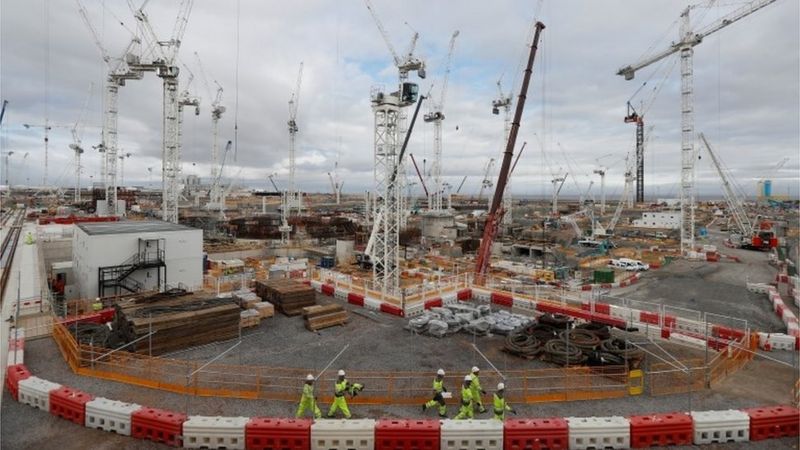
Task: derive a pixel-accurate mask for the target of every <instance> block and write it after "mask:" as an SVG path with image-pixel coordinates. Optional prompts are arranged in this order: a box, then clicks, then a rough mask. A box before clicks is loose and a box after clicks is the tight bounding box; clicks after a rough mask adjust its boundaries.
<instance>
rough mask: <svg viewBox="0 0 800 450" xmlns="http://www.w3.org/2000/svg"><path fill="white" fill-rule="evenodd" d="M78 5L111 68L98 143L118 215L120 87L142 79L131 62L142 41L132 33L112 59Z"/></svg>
mask: <svg viewBox="0 0 800 450" xmlns="http://www.w3.org/2000/svg"><path fill="white" fill-rule="evenodd" d="M75 1H76V3H77V5H78V12H79V13H80V16H81V19H83V23H84V24H85V25H86V27H87V28H88V29H89V31H90V32H91V34H92V38H93V40H94V43H95V45H96V46H97V48H98V49H99V50H100V54H101V56H102V58H103V61H104V62H105V63H106V67H107V69H108V72H107V75H106V81H105V88H104V89H105V95H104V97H103V99H104V100H103V132H102V133H103V134H102V139H101V141H100V145H98V150H99V151H100V152H102V153H103V160H102V163H101V170H100V171H101V177H102V179H103V186H104V191H105V201H106V204H107V208H108V212H109V213H110V214H112V215H113V214H116V211H117V170H116V169H117V142H118V134H117V128H118V119H119V88H120V87H122V86H125V83H126V82H127V81H128V80H141V79H142V77H143V73H142V72H140V71H137V70H134V69H133V68H132V67H131V66H130V65H129V63H136V62H138V61H139V55H138V54H137V53H136V52H135V50H136V49H137V48H138V46H139V45H140V44H141V40H140V39H139V38H138V37H137V36H132V37H131V40H130V42H129V43H128V46H127V47H126V48H125V50H124V51H123V53H122V56H121V57H119V58H113V59H112V58H111V56H110V55H109V54H108V51H107V50H106V48H105V47H104V46H103V44H102V43H101V42H100V38H99V37H98V35H97V31H96V30H95V28H94V26H93V25H92V22H91V21H90V20H89V16H88V14H87V12H86V8H84V6H83V4H82V3H81V2H80V0H75Z"/></svg>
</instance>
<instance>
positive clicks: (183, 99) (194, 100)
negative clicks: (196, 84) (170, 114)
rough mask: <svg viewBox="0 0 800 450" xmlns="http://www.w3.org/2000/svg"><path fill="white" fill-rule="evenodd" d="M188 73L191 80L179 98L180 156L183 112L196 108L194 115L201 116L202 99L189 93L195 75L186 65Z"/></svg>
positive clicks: (180, 151)
mask: <svg viewBox="0 0 800 450" xmlns="http://www.w3.org/2000/svg"><path fill="white" fill-rule="evenodd" d="M183 67H184V69H185V70H186V72H187V73H188V74H189V78H188V80H187V81H186V87H185V88H184V89H183V92H181V95H180V96H179V97H178V155H179V157H180V155H183V110H184V108H185V107H187V106H194V115H195V116H199V115H200V98H199V97H196V96H195V95H193V94H192V93H191V92H190V91H189V87H190V86H191V85H192V81H194V74H193V73H192V71H191V70H189V68H188V67H187V66H186V65H184V66H183Z"/></svg>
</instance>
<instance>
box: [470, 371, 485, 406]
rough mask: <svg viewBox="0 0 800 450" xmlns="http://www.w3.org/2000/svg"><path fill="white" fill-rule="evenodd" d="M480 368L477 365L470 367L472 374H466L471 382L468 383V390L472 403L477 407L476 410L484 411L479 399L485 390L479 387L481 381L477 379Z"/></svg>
mask: <svg viewBox="0 0 800 450" xmlns="http://www.w3.org/2000/svg"><path fill="white" fill-rule="evenodd" d="M480 372H481V369H478V368H477V367H475V366H473V367H472V374H470V375H467V376H468V377H470V380H472V382H471V383H470V385H469V388H470V390H471V391H472V404H473V405H474V406H477V407H478V412H480V413H485V412H486V408H484V407H483V402H482V401H481V395H486V391H484V390H483V388H481V381H480V380H479V379H478V375H480Z"/></svg>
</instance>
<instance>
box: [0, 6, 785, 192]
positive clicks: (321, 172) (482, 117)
mask: <svg viewBox="0 0 800 450" xmlns="http://www.w3.org/2000/svg"><path fill="white" fill-rule="evenodd" d="M83 1H84V3H85V5H86V7H87V10H88V12H89V17H90V20H91V21H92V22H93V23H94V25H95V27H96V28H97V30H98V34H99V36H100V38H101V40H102V42H103V44H104V45H105V46H106V47H107V48H108V50H109V53H110V54H112V55H118V54H120V53H121V51H122V49H123V48H124V47H125V45H126V44H127V41H128V39H129V34H128V31H126V29H125V28H124V27H122V26H120V25H119V24H118V23H117V22H118V19H119V20H122V21H123V22H124V23H125V26H126V27H127V28H129V29H134V27H135V21H134V20H133V18H132V16H131V14H130V12H129V11H127V9H126V7H125V5H124V3H123V2H103V1H101V0H83ZM374 3H375V9H376V12H377V14H378V15H379V16H380V17H381V19H382V21H383V24H384V26H385V28H386V30H387V32H388V34H389V36H390V39H391V42H392V44H393V46H394V47H395V49H396V50H397V51H398V52H403V51H405V49H406V46H407V45H408V42H409V38H410V36H411V29H410V27H413V28H414V29H415V30H417V31H418V32H419V33H420V40H419V42H418V45H417V49H418V54H420V55H422V56H423V57H425V58H426V59H427V61H428V68H429V70H428V73H429V76H428V78H427V79H426V80H417V81H418V82H419V83H420V87H421V89H420V90H421V92H427V90H428V89H429V87H430V86H431V84H433V85H434V90H433V92H434V93H435V94H436V93H437V91H438V88H439V87H441V84H442V83H441V75H442V71H443V68H442V64H443V63H444V60H445V57H446V53H447V45H448V42H449V37H450V34H451V33H452V31H453V30H455V29H458V30H460V32H461V33H460V36H459V38H458V41H457V43H456V50H455V54H454V58H453V68H452V72H451V74H450V83H449V92H448V95H447V103H446V105H445V113H446V116H447V118H446V120H445V121H444V124H443V143H444V151H443V158H444V162H443V167H444V176H445V179H446V181H448V182H450V183H451V184H453V185H454V186H457V185H458V184H459V183H460V182H461V179H462V177H463V176H464V175H467V177H468V178H467V182H466V183H465V186H464V189H463V191H462V192H467V193H469V192H471V191H474V192H477V190H478V187H479V184H480V180H481V178H482V177H483V169H484V167H485V165H486V162H487V161H488V160H489V158H491V157H494V158H500V156H501V152H502V149H503V142H502V135H503V120H502V117H498V116H495V115H492V114H491V101H492V100H493V99H494V98H495V97H496V96H497V90H496V87H495V83H496V81H497V79H498V78H500V76H501V75H502V77H503V78H502V79H503V85H504V90H505V91H507V92H508V91H512V90H513V92H514V95H515V96H516V90H517V86H516V85H518V83H519V81H520V79H521V63H522V62H523V61H524V58H525V57H526V56H527V55H526V52H527V49H526V45H527V39H529V34H530V25H531V23H532V19H533V15H534V10H535V9H536V8H537V7H535V6H532V4H531V2H526V1H521V0H502V1H497V2H493V3H492V5H491V7H487V4H486V3H485V2H479V1H471V2H460V3H459V5H458V7H454V5H453V4H452V3H450V2H423V1H422V0H410V1H407V2H400V3H398V2H389V1H384V0H380V1H379V0H375V1H374ZM46 4H47V5H49V10H50V12H49V28H46V27H45V14H44V11H45V5H46ZM685 4H686V3H685V2H677V3H676V2H674V1H671V0H651V1H648V2H637V1H635V0H610V1H604V2H589V1H585V0H584V1H579V0H564V1H559V2H542V5H543V6H542V8H541V14H540V19H541V20H542V21H543V22H545V24H546V25H547V28H546V30H545V31H544V34H543V35H542V43H541V47H540V53H539V55H538V58H537V61H536V65H535V68H534V76H533V80H532V84H531V88H530V91H529V93H528V102H527V104H526V110H525V113H524V116H523V120H522V127H521V130H520V136H519V139H520V143H519V144H518V146H519V145H521V141H527V142H528V146H527V148H526V150H525V154H524V155H523V157H522V159H521V160H520V165H519V166H518V168H517V171H516V173H515V177H514V180H513V190H514V192H516V193H519V194H536V195H548V194H549V192H550V189H551V185H550V179H551V178H552V177H553V175H554V174H555V173H556V172H559V171H561V172H562V173H563V172H564V171H570V172H571V173H572V174H573V176H574V177H575V178H574V179H572V177H570V178H571V179H570V180H569V181H568V182H567V183H565V186H564V191H565V193H568V194H569V193H572V194H574V193H576V192H578V191H579V190H586V189H587V187H588V185H589V180H590V179H592V177H594V180H595V184H598V182H599V179H598V177H597V176H593V175H591V172H592V170H593V169H594V168H596V167H597V166H598V161H596V159H597V158H598V157H600V156H603V155H606V154H609V153H610V154H611V156H609V157H605V158H603V159H602V160H601V161H600V163H601V164H605V165H608V166H609V167H608V171H607V174H608V175H607V178H606V184H607V188H608V191H609V192H619V191H621V186H622V181H623V177H622V174H623V173H624V170H625V168H624V161H625V156H626V155H627V154H628V153H629V152H630V151H631V150H632V148H633V136H634V127H633V126H632V125H630V124H626V123H623V121H622V117H623V116H624V114H625V103H626V101H627V100H628V99H629V98H630V97H631V95H632V94H633V93H634V92H635V91H636V90H637V89H638V88H639V86H640V85H641V83H642V82H643V81H644V80H646V79H647V78H648V77H649V76H650V75H651V73H653V70H652V69H649V68H648V69H643V70H642V71H641V72H640V73H639V74H637V77H636V79H635V80H634V81H625V80H623V79H622V77H618V76H616V75H615V72H616V70H617V69H618V68H619V67H620V66H623V65H625V64H628V63H631V62H633V61H634V60H636V59H637V58H638V57H639V56H641V55H642V54H643V53H644V52H645V51H646V50H647V49H648V48H649V47H651V45H652V46H653V47H654V48H659V47H662V46H665V45H667V44H668V43H669V42H670V41H671V40H674V39H676V35H677V28H676V27H674V26H672V28H670V27H671V25H674V21H675V20H676V19H677V18H678V15H679V13H680V11H681V9H682V8H683V7H684V6H685ZM103 5H105V8H104V7H103ZM236 5H237V2H196V3H195V5H194V8H193V11H192V15H191V17H190V19H189V23H188V27H187V31H186V34H185V36H184V39H183V41H182V48H181V56H180V59H181V62H182V63H184V64H186V65H187V66H188V67H189V69H190V70H191V71H192V72H193V73H194V74H195V79H194V81H193V82H192V84H191V86H190V88H191V89H192V90H193V91H194V93H195V94H197V95H199V96H200V97H202V104H201V114H200V116H194V115H193V114H192V112H191V111H187V112H185V113H184V126H183V161H184V164H183V167H184V173H185V174H196V175H200V176H203V177H209V176H210V168H209V162H210V159H211V151H210V149H211V120H210V113H209V104H210V102H211V98H210V97H211V94H209V92H208V90H207V89H206V87H205V86H204V83H203V81H202V79H201V78H202V77H201V75H200V69H199V67H198V66H197V64H196V62H195V58H194V56H193V53H194V52H195V51H197V52H198V54H199V56H200V58H201V60H202V64H203V66H204V69H205V72H206V75H207V78H208V79H209V82H210V83H211V84H213V81H212V80H217V81H218V82H219V83H220V84H221V85H222V86H223V88H224V98H223V104H224V105H225V106H226V107H227V111H226V113H225V114H224V115H223V118H222V121H221V122H220V134H219V145H220V148H221V149H222V148H224V143H225V142H226V141H227V140H233V141H234V142H235V144H236V145H235V155H236V158H235V160H234V159H233V158H232V157H230V158H229V159H228V160H227V162H226V174H229V176H230V177H234V176H236V174H238V177H239V178H240V179H241V182H243V183H250V184H253V185H257V186H261V187H267V186H268V181H267V175H268V174H269V173H272V172H278V173H279V174H281V175H280V178H282V179H284V182H285V178H286V175H284V174H285V173H287V172H288V167H287V161H288V133H287V126H286V120H287V119H288V100H289V97H290V93H291V91H292V90H293V89H294V86H295V82H296V77H297V70H298V66H299V63H300V62H301V61H302V62H303V63H304V72H303V83H302V87H301V94H300V105H299V111H298V125H299V127H300V132H299V134H298V137H297V162H298V165H297V183H298V185H299V186H301V187H302V188H303V189H305V190H309V191H327V190H329V189H330V188H329V181H328V178H327V172H328V171H331V170H333V166H334V164H335V162H336V161H338V162H339V164H338V173H339V176H340V177H341V178H342V179H344V180H346V183H345V191H349V192H361V191H363V190H365V189H368V188H369V187H370V186H371V185H372V181H371V180H372V161H373V149H372V139H373V130H372V127H373V117H372V112H371V109H370V103H369V93H370V89H371V88H372V87H373V86H375V85H383V86H384V87H389V86H391V85H392V84H393V83H395V82H396V80H395V77H396V74H395V71H394V70H393V69H392V67H391V57H390V55H389V52H388V50H387V48H386V44H385V43H384V42H383V39H382V37H381V36H380V34H379V33H378V30H377V28H376V27H375V25H374V23H373V21H372V18H371V17H370V14H369V12H368V11H367V9H366V8H365V7H364V4H363V3H362V2H360V1H349V2H278V1H274V0H273V1H248V0H242V1H241V9H240V20H239V28H238V42H239V52H238V55H239V58H238V66H237V58H236V56H237V26H236V25H237V17H236ZM1 8H2V11H0V13H1V14H0V25H1V27H0V28H1V30H0V37H2V43H0V47H1V48H0V50H2V67H0V90H2V97H3V98H5V99H8V100H9V110H8V112H7V115H6V118H5V119H4V121H5V123H4V124H3V129H2V139H1V140H0V143H2V146H3V150H4V151H6V150H13V151H15V155H12V157H11V160H12V165H13V167H14V168H20V171H19V172H18V171H17V170H16V169H15V170H12V181H13V182H15V183H21V182H23V177H24V178H28V179H30V180H32V182H36V181H37V180H41V176H42V172H43V162H44V157H43V141H42V130H41V129H36V128H32V129H27V130H26V129H24V128H23V127H22V126H21V124H23V123H34V124H42V123H44V120H45V109H47V117H48V119H49V121H50V122H51V123H53V124H57V125H65V126H67V127H68V126H70V125H71V124H72V123H74V122H75V120H76V118H77V117H78V116H79V114H80V110H81V107H82V104H83V102H84V99H85V96H86V90H87V88H88V86H89V84H90V83H92V82H93V83H94V90H93V96H92V101H91V103H90V107H89V110H88V113H87V115H86V120H85V122H86V129H85V132H84V135H83V141H84V144H85V146H87V147H88V146H90V145H96V144H97V143H98V142H99V140H100V128H99V127H100V125H101V121H102V86H103V79H104V71H105V69H104V65H103V62H102V61H101V60H100V58H99V51H98V50H97V49H96V48H95V45H94V43H93V39H92V36H91V34H90V33H89V31H88V30H87V29H86V27H85V26H84V25H83V23H82V21H81V18H80V16H79V14H78V11H77V8H76V6H75V3H73V2H69V1H62V2H54V1H51V0H32V1H31V0H4V1H3V2H2V7H1ZM147 8H148V15H149V17H150V19H151V21H152V23H153V26H154V29H155V30H156V32H157V33H158V34H159V36H166V35H167V33H169V32H170V31H171V30H172V25H173V20H174V16H175V13H176V10H177V6H176V4H175V3H174V2H166V1H157V2H156V1H154V2H150V3H149V4H148V7H147ZM734 8H735V7H734V6H719V7H712V8H710V9H709V10H707V11H703V10H694V12H693V14H695V17H696V18H698V17H699V16H700V15H702V14H705V17H704V18H703V20H702V24H706V23H710V22H711V21H713V20H715V19H716V18H718V17H720V16H721V15H724V14H726V13H727V12H729V11H731V10H732V9H734ZM420 11H422V12H424V13H423V14H419V12H420ZM798 17H800V6H799V5H798V3H797V2H777V3H776V4H774V5H771V6H769V7H767V8H765V9H764V10H763V11H759V12H757V13H755V14H754V15H753V16H752V17H749V18H747V19H745V20H743V21H741V22H737V23H735V24H734V25H731V27H730V28H728V29H725V30H722V31H720V32H719V33H717V34H715V35H712V36H710V37H708V38H707V39H706V40H705V41H704V42H703V43H702V44H701V45H699V46H698V47H696V48H695V58H694V74H695V76H694V86H695V113H696V114H695V124H696V130H697V131H704V132H705V133H706V135H707V136H708V137H709V139H710V141H711V142H712V145H714V146H715V149H717V150H718V152H719V154H720V156H721V157H722V158H723V159H724V160H725V163H726V165H727V166H728V167H730V168H731V170H732V172H733V173H734V174H735V176H736V178H737V180H739V182H740V183H741V184H742V185H743V186H745V187H746V188H747V189H748V190H749V191H750V192H753V190H754V189H755V181H754V180H756V179H757V178H759V177H761V176H763V175H764V174H766V173H769V172H770V171H771V168H773V167H774V165H775V164H776V163H777V162H778V161H779V160H780V159H781V158H783V157H785V156H788V157H790V158H792V159H791V160H790V161H789V162H788V163H787V164H786V165H785V166H784V168H783V169H782V170H781V171H780V172H778V173H776V174H774V175H773V176H774V178H775V180H776V181H775V183H776V190H779V191H781V192H782V190H783V189H786V185H791V184H794V185H795V186H796V185H797V181H798V173H800V161H798V149H799V148H800V138H798V135H800V125H798V124H800V115H799V113H798V109H799V105H800V91H799V90H798V89H799V88H798V84H799V83H798V81H799V80H800V57H799V56H798V55H800V37H798V35H797V32H796V30H797V29H798V27H799V26H800V23H798V22H799V19H798ZM404 22H408V23H409V26H406V25H405V24H404ZM48 30H49V31H48ZM48 34H49V38H50V39H49V42H50V45H49V59H47V61H49V63H47V64H46V63H45V61H46V58H45V56H46V53H47V49H48V46H46V45H45V42H46V41H45V38H46V36H47V35H48ZM46 67H49V74H50V75H49V83H48V85H47V94H48V95H47V102H45V82H44V81H45V69H46ZM237 73H238V78H237ZM183 75H184V78H183V79H182V80H183V82H184V83H185V82H186V80H187V79H188V71H186V70H184V71H183ZM414 78H415V77H413V76H412V79H414ZM659 82H660V80H659V79H658V77H653V79H652V80H651V81H650V82H649V83H648V87H647V88H646V89H643V91H646V90H649V89H651V86H654V85H656V84H658V83H659ZM237 87H238V95H237ZM213 89H214V88H213V86H212V87H211V90H213ZM161 97H162V91H161V80H160V79H158V78H157V77H156V76H155V75H153V74H146V76H145V78H144V79H143V80H141V81H132V82H130V83H129V84H128V85H127V86H125V87H123V88H121V89H120V105H119V107H120V110H119V111H120V116H119V117H120V122H119V131H120V135H119V141H120V146H121V148H124V149H125V151H129V152H131V153H133V156H132V157H131V158H130V159H129V160H127V161H126V166H125V178H126V181H128V182H139V183H141V184H145V183H146V182H147V180H148V172H147V168H148V167H155V168H156V169H155V170H154V172H156V173H158V168H159V167H160V156H161V114H162V112H161ZM437 97H438V94H437ZM640 98H641V96H640V97H639V98H637V99H635V100H634V101H635V102H636V101H638V100H639V99H640ZM679 109H680V94H679V78H678V70H677V69H676V70H674V71H673V73H672V75H671V77H670V78H668V79H667V80H665V81H664V86H663V88H662V89H661V92H660V94H659V95H658V97H657V98H656V100H655V102H654V103H653V104H652V107H650V108H649V110H648V113H647V116H646V123H647V126H648V127H649V126H650V125H654V126H655V128H654V129H653V131H652V135H651V137H650V138H649V141H648V147H647V154H646V164H645V170H646V180H647V181H646V184H647V186H648V187H647V192H646V193H647V194H648V195H656V194H660V195H661V196H663V194H664V192H674V193H676V192H677V188H676V182H677V180H678V176H679V167H680V150H679V149H680V112H679ZM409 114H410V112H409ZM234 124H236V125H238V131H236V130H235V129H234ZM70 142H71V137H70V133H69V129H68V128H54V129H53V130H52V131H51V136H50V146H49V147H50V155H49V156H50V157H49V159H50V161H49V163H50V179H51V181H56V180H58V182H60V183H63V184H65V185H70V184H72V182H73V181H72V177H73V176H72V175H71V171H70V170H71V169H69V167H70V164H71V160H72V154H71V152H70V151H69V149H68V144H69V143H70ZM559 143H560V145H559ZM409 151H410V152H412V153H414V154H415V157H417V158H418V161H421V160H423V159H425V160H426V161H427V162H428V164H429V161H430V158H431V157H432V155H433V133H432V127H431V126H430V125H428V124H423V123H422V122H420V123H419V124H418V127H417V129H416V130H415V134H414V136H413V137H412V139H411V143H410V148H409ZM25 152H28V153H29V157H28V158H26V159H25V161H24V163H23V161H21V160H17V161H16V162H15V161H14V160H15V157H18V156H19V155H21V154H24V153H25ZM229 156H231V155H229ZM706 160H707V158H703V159H701V160H700V162H699V164H698V189H699V190H700V191H701V192H708V193H717V194H719V193H720V192H719V186H718V182H717V180H716V174H715V172H714V171H713V169H712V168H711V167H709V166H708V163H707V161H706ZM99 161H100V159H99V156H98V155H97V153H96V152H95V151H93V150H88V151H87V153H86V154H85V155H84V167H85V171H84V183H86V182H87V181H88V177H89V175H92V176H94V178H93V179H94V180H96V179H98V178H99ZM410 167H411V165H410V164H409V168H410ZM62 174H63V175H62ZM494 174H495V175H496V170H495V172H494ZM779 185H783V187H779ZM417 189H419V187H417ZM794 189H795V191H794V193H795V194H797V188H796V187H795V188H794ZM593 192H595V193H597V192H599V191H598V187H597V186H594V187H593Z"/></svg>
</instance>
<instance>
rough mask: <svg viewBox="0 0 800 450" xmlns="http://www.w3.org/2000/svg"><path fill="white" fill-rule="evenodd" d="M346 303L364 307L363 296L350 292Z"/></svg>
mask: <svg viewBox="0 0 800 450" xmlns="http://www.w3.org/2000/svg"><path fill="white" fill-rule="evenodd" d="M347 303H352V304H354V305H358V306H364V296H363V295H360V294H354V293H352V292H350V293H348V294H347Z"/></svg>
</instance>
